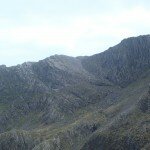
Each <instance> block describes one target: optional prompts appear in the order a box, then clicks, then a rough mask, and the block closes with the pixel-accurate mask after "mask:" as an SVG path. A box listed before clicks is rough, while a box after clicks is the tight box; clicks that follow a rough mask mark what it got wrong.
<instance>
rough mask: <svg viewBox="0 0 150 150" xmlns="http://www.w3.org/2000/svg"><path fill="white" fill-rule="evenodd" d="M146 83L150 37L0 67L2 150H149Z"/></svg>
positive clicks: (149, 78)
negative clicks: (80, 53)
mask: <svg viewBox="0 0 150 150" xmlns="http://www.w3.org/2000/svg"><path fill="white" fill-rule="evenodd" d="M149 83H150V35H145V36H139V37H132V38H128V39H125V40H123V41H122V42H121V43H119V44H118V45H116V46H114V47H111V48H109V49H108V50H107V51H105V52H103V53H100V54H96V55H93V56H89V57H77V58H74V57H69V56H64V55H55V56H51V57H49V58H46V59H44V60H41V61H39V62H27V63H24V64H22V65H17V66H13V67H6V66H4V65H3V66H0V149H1V150H107V149H109V150H112V149H114V150H120V149H123V150H124V149H128V150H140V149H142V148H143V149H146V150H148V149H149V148H150V116H149V113H150V90H149Z"/></svg>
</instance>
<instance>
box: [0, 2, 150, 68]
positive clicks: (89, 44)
mask: <svg viewBox="0 0 150 150" xmlns="http://www.w3.org/2000/svg"><path fill="white" fill-rule="evenodd" d="M149 33H150V1H149V0H0V64H6V65H7V66H11V65H16V64H19V63H23V62H24V61H38V60H40V59H43V58H45V57H48V56H50V55H53V54H65V55H70V56H79V55H91V54H95V53H99V52H102V51H104V50H106V49H107V48H109V47H111V46H114V45H115V44H117V43H118V42H120V41H121V40H122V39H123V38H126V37H130V36H137V35H141V34H149Z"/></svg>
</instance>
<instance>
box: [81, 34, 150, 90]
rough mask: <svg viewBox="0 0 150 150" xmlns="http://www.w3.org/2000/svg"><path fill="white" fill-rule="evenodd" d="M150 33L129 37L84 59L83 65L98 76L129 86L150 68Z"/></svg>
mask: <svg viewBox="0 0 150 150" xmlns="http://www.w3.org/2000/svg"><path fill="white" fill-rule="evenodd" d="M149 58H150V35H147V36H139V37H138V38H128V39H125V40H123V41H121V43H119V44H118V45H116V46H114V47H111V48H109V49H108V50H107V51H105V52H103V53H100V54H97V55H93V56H90V57H87V58H84V59H83V62H82V64H83V66H84V67H85V68H86V69H87V70H88V71H89V72H92V73H94V74H95V75H96V76H97V77H101V76H104V77H105V78H106V79H108V80H110V81H111V82H113V83H115V84H118V85H121V86H123V87H124V86H127V85H128V84H130V83H131V82H133V81H135V80H137V79H138V78H139V77H140V76H141V74H142V73H144V72H145V71H146V70H148V69H149V68H150V59H149Z"/></svg>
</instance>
